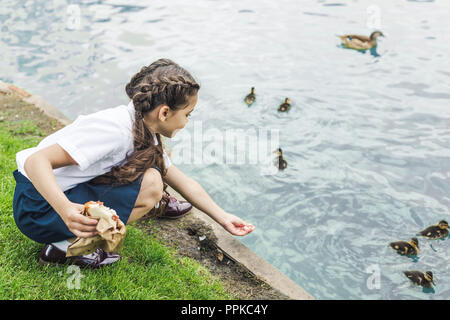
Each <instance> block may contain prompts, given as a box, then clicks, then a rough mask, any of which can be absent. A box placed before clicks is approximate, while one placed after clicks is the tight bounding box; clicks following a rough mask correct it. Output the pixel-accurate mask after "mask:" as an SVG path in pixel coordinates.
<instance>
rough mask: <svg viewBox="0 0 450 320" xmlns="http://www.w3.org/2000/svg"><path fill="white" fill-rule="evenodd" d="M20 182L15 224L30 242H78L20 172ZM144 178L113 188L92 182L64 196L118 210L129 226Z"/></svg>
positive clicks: (17, 192)
mask: <svg viewBox="0 0 450 320" xmlns="http://www.w3.org/2000/svg"><path fill="white" fill-rule="evenodd" d="M13 175H14V178H15V180H16V188H15V190H14V199H13V212H14V221H15V222H16V225H17V227H18V228H19V230H20V231H21V232H22V233H23V234H24V235H26V236H27V237H28V238H30V239H32V240H34V241H36V242H39V243H52V242H57V241H62V240H67V239H70V238H74V237H75V235H74V234H73V233H72V232H71V231H70V230H69V229H68V228H67V226H66V224H65V223H64V221H63V220H62V219H61V217H60V216H59V214H58V213H56V211H55V210H54V209H53V208H52V206H50V204H49V203H48V202H47V200H45V199H44V198H43V197H42V196H41V194H40V193H39V192H38V191H37V190H36V188H35V187H34V186H33V184H32V183H31V182H30V181H29V180H28V179H27V178H26V177H25V176H24V175H22V174H21V173H20V172H19V171H17V170H15V171H14V172H13ZM142 177H143V175H142V176H141V177H140V178H139V179H137V180H136V181H134V182H133V183H131V184H127V185H121V186H111V185H104V184H100V185H99V184H93V183H90V182H89V181H87V182H83V183H80V184H78V185H77V186H75V187H73V188H72V189H69V190H67V191H65V192H64V194H65V195H66V196H67V198H68V199H69V200H70V201H72V202H74V203H79V204H84V203H86V202H88V201H91V200H92V201H101V202H103V203H104V205H105V206H107V207H110V208H112V209H114V210H115V211H116V212H117V214H118V215H119V217H120V220H122V222H123V223H125V224H126V223H127V221H128V218H129V217H130V214H131V211H132V210H133V208H134V204H135V203H136V199H137V196H138V194H139V190H140V189H141V183H142Z"/></svg>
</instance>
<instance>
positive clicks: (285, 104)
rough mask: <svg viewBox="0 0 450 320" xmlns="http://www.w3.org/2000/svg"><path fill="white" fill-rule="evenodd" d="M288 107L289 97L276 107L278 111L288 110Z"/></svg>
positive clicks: (289, 106)
mask: <svg viewBox="0 0 450 320" xmlns="http://www.w3.org/2000/svg"><path fill="white" fill-rule="evenodd" d="M290 108H291V100H289V98H286V100H284V103H282V104H280V106H279V107H278V111H280V112H285V111H289V109H290Z"/></svg>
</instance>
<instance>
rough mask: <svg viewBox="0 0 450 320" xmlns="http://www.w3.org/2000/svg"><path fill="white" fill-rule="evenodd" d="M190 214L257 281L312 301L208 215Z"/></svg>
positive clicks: (197, 211)
mask: <svg viewBox="0 0 450 320" xmlns="http://www.w3.org/2000/svg"><path fill="white" fill-rule="evenodd" d="M167 189H168V191H169V193H170V194H171V195H174V196H176V197H177V199H183V197H182V196H181V195H180V194H179V193H178V192H176V191H175V190H173V189H172V188H170V187H168V188H167ZM191 214H192V215H194V216H195V217H196V218H198V219H200V220H201V221H203V222H204V223H205V224H207V225H208V226H210V227H211V229H212V230H213V232H214V235H215V236H216V237H217V244H216V245H217V246H218V247H219V249H221V250H222V251H223V252H224V254H226V255H227V256H228V257H229V258H230V259H232V260H234V261H236V262H238V263H240V264H242V265H243V266H244V267H245V268H247V270H249V271H250V272H251V273H253V274H254V275H255V276H257V277H258V278H259V279H261V280H262V281H264V282H266V283H267V284H268V285H270V286H271V287H272V288H274V289H276V290H278V291H280V292H281V293H282V294H284V295H286V296H288V297H289V298H291V299H294V300H314V297H313V296H312V295H310V294H309V293H308V292H306V291H305V289H303V288H302V287H300V286H299V285H298V284H297V283H295V282H294V281H292V280H291V279H290V278H288V277H287V276H286V275H285V274H284V273H282V272H281V271H280V270H278V269H277V268H275V267H274V266H273V265H272V264H270V263H269V262H268V261H266V260H264V259H263V258H261V257H260V256H259V255H257V254H256V253H254V252H253V251H252V250H250V249H249V248H248V247H246V246H245V245H244V244H243V243H241V242H240V241H239V240H237V239H236V238H235V237H233V236H232V235H231V234H229V233H228V232H227V231H226V230H225V229H224V228H222V226H220V225H219V224H218V223H217V222H216V221H214V220H213V219H212V218H210V217H209V216H208V215H206V214H205V213H203V212H201V211H199V210H197V209H196V208H193V209H192V213H191Z"/></svg>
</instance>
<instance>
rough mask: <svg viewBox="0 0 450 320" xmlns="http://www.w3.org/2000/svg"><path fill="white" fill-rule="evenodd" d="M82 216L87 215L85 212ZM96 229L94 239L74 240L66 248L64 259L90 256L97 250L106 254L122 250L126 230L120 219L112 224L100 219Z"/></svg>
mask: <svg viewBox="0 0 450 320" xmlns="http://www.w3.org/2000/svg"><path fill="white" fill-rule="evenodd" d="M83 214H84V215H87V213H86V212H83ZM96 229H97V231H98V234H97V235H96V236H94V237H91V238H76V239H75V241H74V242H72V244H71V245H70V246H69V247H68V249H67V253H66V257H72V256H84V255H87V254H91V253H92V252H94V251H95V249H97V248H100V249H103V250H104V251H106V252H116V251H119V250H121V249H122V247H123V239H124V238H125V235H126V233H127V229H126V227H125V225H124V223H123V222H122V221H121V220H120V219H118V220H117V221H114V224H112V222H108V221H107V220H105V219H103V218H101V219H100V220H99V221H98V223H97V226H96Z"/></svg>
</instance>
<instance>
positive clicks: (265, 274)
mask: <svg viewBox="0 0 450 320" xmlns="http://www.w3.org/2000/svg"><path fill="white" fill-rule="evenodd" d="M0 91H3V92H10V93H15V94H18V95H19V96H20V97H22V99H23V100H24V101H25V102H28V103H30V104H33V105H35V106H36V107H37V108H38V109H40V110H42V111H43V112H44V113H45V114H46V115H48V116H49V117H51V118H54V119H56V120H58V121H60V122H61V123H62V124H64V125H67V124H70V123H71V122H72V120H70V119H69V118H67V117H66V116H64V114H63V113H61V112H60V111H58V110H57V109H56V108H54V107H53V106H51V105H49V104H48V103H47V102H46V101H45V100H44V99H42V98H41V97H39V96H35V95H32V94H30V93H28V92H27V91H25V90H23V89H21V88H19V87H17V86H15V85H12V84H8V83H5V82H2V81H0ZM168 191H169V192H170V193H171V194H172V195H174V196H176V197H177V198H178V199H183V197H182V196H181V195H180V194H179V193H177V192H176V191H175V190H173V189H172V188H170V187H168ZM191 214H192V215H194V217H196V218H198V219H199V220H201V221H202V222H204V223H205V224H206V225H207V226H209V227H210V228H211V229H212V230H213V232H214V235H215V236H216V237H217V243H216V245H217V246H218V248H219V249H220V250H222V252H223V253H224V254H225V255H226V256H228V257H229V258H230V259H232V260H234V261H236V262H237V263H240V264H241V265H243V266H244V267H245V268H247V270H248V271H250V272H251V273H253V274H254V275H255V276H256V277H258V278H259V279H261V280H262V281H264V282H266V283H267V284H268V285H270V286H271V287H272V288H274V289H276V290H278V291H279V292H281V293H282V294H284V295H286V296H287V297H289V298H291V299H294V300H313V299H314V297H313V296H312V295H310V294H309V293H308V292H306V291H305V290H304V289H303V288H302V287H300V286H299V285H298V284H297V283H295V282H294V281H292V280H291V279H289V278H288V277H287V276H286V275H285V274H283V273H282V272H281V271H280V270H278V269H277V268H275V267H274V266H273V265H272V264H270V263H269V262H268V261H266V260H264V259H263V258H261V257H260V256H258V255H257V254H256V253H254V252H253V251H252V250H250V249H249V248H247V247H246V246H245V245H244V244H242V243H241V242H240V241H239V240H237V239H236V238H235V237H233V236H232V235H231V234H229V233H228V232H227V231H226V230H225V229H223V228H222V226H220V225H219V224H218V223H217V222H215V221H214V220H213V219H211V218H210V217H209V216H207V215H206V214H204V213H203V212H201V211H199V210H197V209H196V208H193V209H192V213H191Z"/></svg>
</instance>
